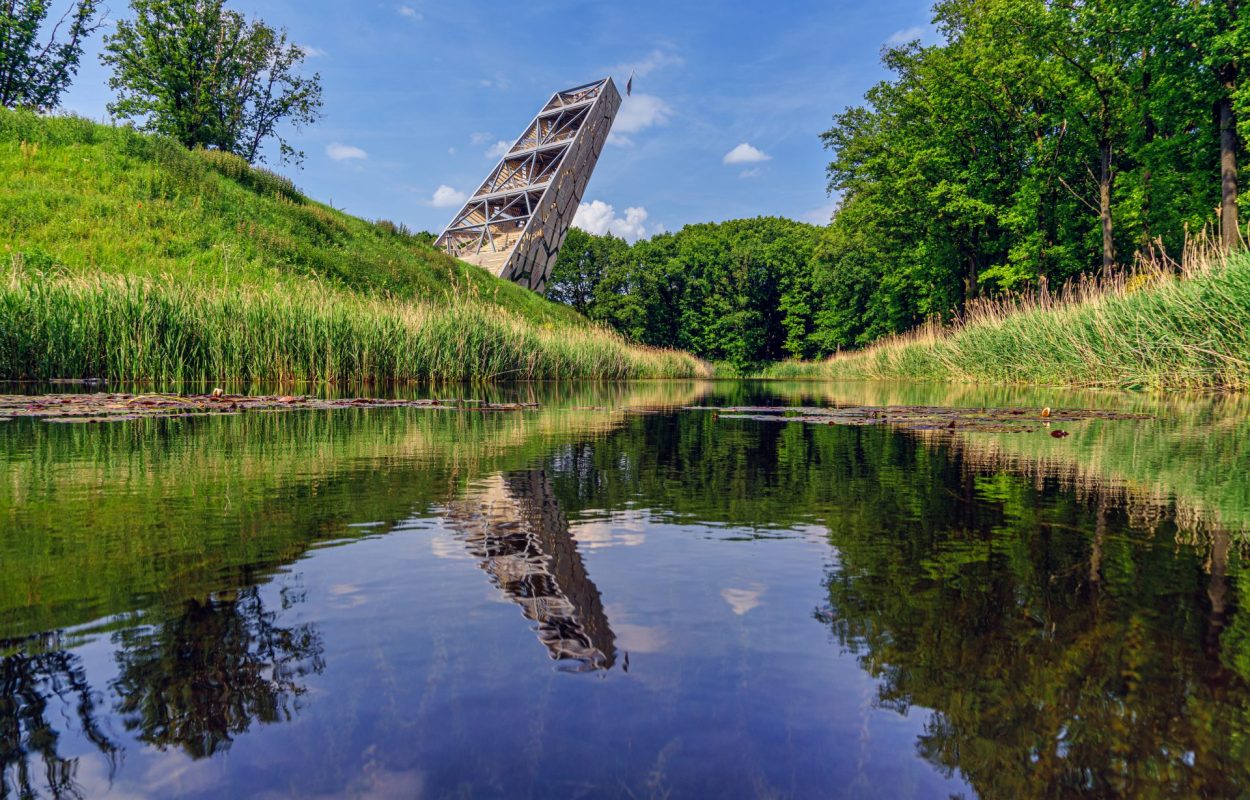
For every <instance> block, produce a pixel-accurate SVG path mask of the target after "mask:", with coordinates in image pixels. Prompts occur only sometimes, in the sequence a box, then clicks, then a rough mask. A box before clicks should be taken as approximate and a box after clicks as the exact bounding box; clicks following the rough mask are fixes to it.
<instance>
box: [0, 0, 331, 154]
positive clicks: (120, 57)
mask: <svg viewBox="0 0 1250 800" xmlns="http://www.w3.org/2000/svg"><path fill="white" fill-rule="evenodd" d="M50 6H51V2H50V0H0V105H3V106H5V107H8V108H33V109H36V110H39V111H45V112H47V111H52V110H55V109H56V108H57V107H58V106H59V105H60V101H61V97H62V95H63V94H64V92H65V91H66V89H68V88H69V86H70V85H71V83H72V82H73V79H74V77H75V76H76V75H77V73H78V67H79V63H80V61H81V58H82V52H83V46H84V44H85V42H86V39H87V38H88V37H89V36H91V35H92V34H93V33H95V32H96V31H97V30H99V29H100V27H102V25H103V18H102V16H101V13H100V3H99V0H77V2H75V3H73V4H71V6H70V8H69V10H68V11H66V12H65V14H64V16H63V17H61V18H60V20H59V21H58V22H56V23H55V24H53V25H52V27H51V30H49V31H47V33H46V34H44V35H42V36H41V32H42V31H44V30H45V29H47V27H48V25H47V23H48V14H49V11H50ZM130 9H131V12H132V14H131V18H129V19H123V20H119V21H118V22H117V24H116V26H115V27H114V30H113V32H112V33H111V34H109V35H107V36H105V37H104V52H103V53H102V54H101V56H100V60H101V61H102V62H103V63H104V64H105V65H106V66H109V67H111V68H112V70H113V73H112V76H111V77H110V78H109V87H110V88H111V89H113V90H114V91H115V92H116V93H117V99H116V100H115V101H114V102H112V103H110V104H109V106H108V109H109V113H110V114H111V115H112V116H113V117H114V118H115V119H119V120H126V121H129V122H133V123H136V124H137V125H138V126H139V127H140V128H141V129H142V130H145V131H149V132H152V133H159V134H162V135H165V136H169V137H172V138H174V139H176V140H178V141H179V142H181V143H182V144H183V145H185V146H187V147H204V148H210V149H216V150H223V151H226V152H229V153H234V154H235V155H238V156H241V157H242V158H244V159H246V160H247V161H248V163H253V164H254V163H257V162H262V161H264V160H265V150H264V146H265V145H266V144H267V143H268V142H269V141H270V140H276V142H277V145H278V151H279V154H280V160H281V161H283V162H287V161H296V162H298V161H300V160H302V158H303V155H304V154H303V153H302V152H300V151H298V150H297V149H296V148H295V147H293V146H292V145H291V144H290V143H289V142H288V141H287V140H286V138H285V137H284V135H283V131H284V127H283V126H287V125H289V126H292V127H294V128H296V129H298V128H299V127H301V126H303V125H307V124H311V123H312V122H315V121H316V120H317V119H318V118H319V117H320V110H321V78H320V76H319V75H317V74H316V73H314V74H312V75H311V76H307V75H304V74H302V73H301V66H302V64H303V61H304V59H305V57H306V55H307V53H306V52H305V50H304V49H303V48H301V47H300V46H299V45H296V44H292V43H291V42H290V41H289V40H288V38H287V33H286V31H285V30H282V29H275V28H273V27H271V26H269V25H267V24H266V23H265V22H263V21H262V20H257V19H254V20H251V21H248V20H247V19H245V18H244V16H243V15H242V14H240V13H239V12H237V11H233V10H231V9H228V8H226V5H225V0H130Z"/></svg>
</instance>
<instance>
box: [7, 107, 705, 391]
mask: <svg viewBox="0 0 1250 800" xmlns="http://www.w3.org/2000/svg"><path fill="white" fill-rule="evenodd" d="M0 218H2V219H4V220H5V230H4V231H3V232H2V233H0V378H6V379H39V378H49V377H86V376H89V377H113V378H126V379H158V380H159V379H181V380H225V379H230V378H237V379H247V378H253V379H307V380H339V381H349V380H365V381H369V380H372V381H387V380H473V381H485V380H501V379H502V380H523V379H547V378H625V377H675V376H697V375H702V374H704V372H705V367H704V366H703V364H702V363H701V362H700V361H698V360H697V359H695V358H692V357H690V356H687V355H684V354H680V353H673V352H668V351H659V350H653V349H649V348H640V347H634V346H632V345H630V344H628V343H627V342H626V341H625V340H624V339H622V338H621V337H619V336H617V335H615V334H613V333H610V332H608V331H605V330H603V329H600V328H598V327H595V326H593V325H591V324H590V323H589V322H588V321H587V320H585V319H584V318H583V317H581V316H580V315H578V314H577V313H575V312H574V311H572V310H571V309H569V308H567V307H564V306H561V305H558V304H555V303H551V302H548V301H547V300H545V299H544V298H542V297H539V296H538V295H535V294H533V293H531V292H528V291H526V290H524V289H522V288H521V287H519V286H516V285H514V284H511V283H509V282H506V281H501V280H498V279H496V278H494V277H493V276H491V275H489V274H487V273H486V272H485V271H483V270H481V269H478V268H476V267H472V266H469V265H466V264H463V263H461V262H458V261H456V260H454V259H452V258H449V257H448V256H446V255H445V254H443V253H441V252H439V251H437V250H435V249H433V248H432V247H430V246H429V245H428V244H427V243H425V242H422V241H420V240H419V239H418V238H417V237H414V236H411V235H409V234H408V233H407V232H406V231H404V230H402V229H401V228H399V227H397V226H395V225H393V224H391V223H387V222H378V223H373V222H368V221H366V220H362V219H358V218H355V217H351V216H349V215H347V214H343V213H341V212H339V211H337V210H335V209H334V208H332V207H330V206H327V205H323V204H320V203H316V202H314V201H312V200H310V199H308V198H307V197H305V196H304V195H303V194H302V193H301V192H300V191H299V190H298V189H297V188H296V187H295V186H294V185H293V184H292V183H291V182H290V181H289V180H287V179H285V178H283V177H281V176H278V175H276V174H274V173H271V172H267V171H265V170H257V169H252V168H251V167H249V166H247V165H246V164H245V163H243V162H242V161H241V160H240V159H237V158H235V157H233V156H229V155H227V154H222V153H217V152H204V151H199V152H191V151H187V150H185V149H183V148H182V147H180V146H179V145H177V144H176V143H174V142H171V141H168V140H165V139H161V138H159V137H151V136H144V135H140V134H137V133H135V132H133V131H131V130H128V129H125V128H114V127H109V126H103V125H97V124H94V123H91V122H89V121H86V120H82V119H77V118H73V117H52V118H48V117H39V116H37V115H34V114H30V113H25V112H14V111H8V110H3V109H0Z"/></svg>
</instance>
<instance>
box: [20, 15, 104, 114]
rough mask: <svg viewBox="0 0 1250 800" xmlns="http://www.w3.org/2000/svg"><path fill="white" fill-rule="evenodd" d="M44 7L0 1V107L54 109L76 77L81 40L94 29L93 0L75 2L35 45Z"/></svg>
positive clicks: (97, 23)
mask: <svg viewBox="0 0 1250 800" xmlns="http://www.w3.org/2000/svg"><path fill="white" fill-rule="evenodd" d="M50 5H51V4H50V2H49V0H0V105H3V106H6V107H8V108H17V107H25V108H38V109H52V108H56V107H57V105H59V104H60V101H61V93H62V92H64V91H65V90H66V89H67V88H69V85H70V82H71V81H73V79H74V76H75V75H76V74H78V61H79V58H81V57H82V46H83V41H84V40H85V39H86V38H87V37H88V36H90V35H91V34H92V33H94V32H95V31H96V30H97V29H98V28H99V27H100V22H99V21H98V20H97V18H96V11H97V10H98V8H99V5H100V4H99V0H78V2H77V3H75V4H74V5H73V6H72V7H71V8H70V9H69V10H68V11H66V12H65V16H63V17H61V20H60V21H59V22H58V23H57V24H56V25H55V26H53V29H52V32H51V33H50V34H49V35H48V39H47V41H43V42H41V41H40V40H39V30H40V28H42V27H43V24H44V21H45V20H46V19H47V17H48V7H49V6H50ZM65 25H67V27H66V30H65V38H64V39H61V38H60V33H61V27H62V26H65Z"/></svg>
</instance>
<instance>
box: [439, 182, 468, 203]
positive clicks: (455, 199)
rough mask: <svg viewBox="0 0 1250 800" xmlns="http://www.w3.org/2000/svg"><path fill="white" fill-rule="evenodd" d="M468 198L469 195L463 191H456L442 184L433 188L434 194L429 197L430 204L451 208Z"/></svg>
mask: <svg viewBox="0 0 1250 800" xmlns="http://www.w3.org/2000/svg"><path fill="white" fill-rule="evenodd" d="M468 199H469V196H468V195H467V194H465V193H464V192H461V191H457V190H456V189H453V188H451V187H450V186H448V185H446V184H443V185H442V186H440V187H438V188H437V189H435V190H434V195H433V196H432V197H431V198H430V205H432V206H434V207H435V208H453V207H455V206H462V205H464V201H465V200H468Z"/></svg>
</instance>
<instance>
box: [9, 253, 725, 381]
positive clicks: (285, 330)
mask: <svg viewBox="0 0 1250 800" xmlns="http://www.w3.org/2000/svg"><path fill="white" fill-rule="evenodd" d="M705 374H707V368H706V366H705V365H704V364H703V363H702V362H700V361H699V360H698V359H696V358H694V357H692V356H689V355H687V354H684V353H678V352H674V351H667V350H657V349H652V348H644V347H637V346H634V345H631V344H629V343H627V342H626V341H625V340H624V339H622V338H621V337H620V336H618V335H616V334H614V333H612V332H609V331H606V330H602V329H599V328H593V327H585V328H577V329H572V328H566V327H563V326H559V327H557V326H541V325H536V324H534V323H533V322H532V321H529V320H524V319H521V318H519V317H516V316H514V315H511V314H509V313H507V312H505V311H502V310H500V309H499V308H498V307H491V306H484V305H477V304H472V303H469V302H467V301H465V302H460V303H451V304H440V305H430V304H423V303H414V302H405V301H402V300H391V299H386V298H379V297H370V296H365V295H360V294H356V293H353V292H347V291H341V290H335V289H331V288H328V287H323V286H320V285H318V284H316V283H313V282H309V283H307V284H303V285H288V286H286V287H283V288H282V289H281V290H275V289H274V288H271V287H264V288H260V287H257V288H253V287H248V286H242V287H238V286H234V287H229V288H226V287H216V286H211V285H204V284H187V283H181V282H175V281H173V280H169V279H151V278H143V277H135V276H117V275H104V274H96V275H80V276H74V275H56V274H49V273H45V272H40V271H35V270H31V269H28V268H25V267H23V266H22V264H21V262H20V260H19V259H16V258H15V259H13V261H12V263H11V264H10V265H9V267H8V268H7V269H6V270H4V271H2V272H0V378H5V379H46V378H55V377H108V378H115V379H138V380H147V379H151V380H162V381H164V380H175V381H212V380H226V379H243V380H247V379H257V380H310V381H339V382H354V381H365V382H369V381H379V382H380V381H414V380H446V381H473V382H484V381H491V380H535V379H573V378H584V379H592V378H593V379H600V378H606V379H620V378H644V377H645V378H659V377H664V378H668V377H689V376H701V375H705Z"/></svg>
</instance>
